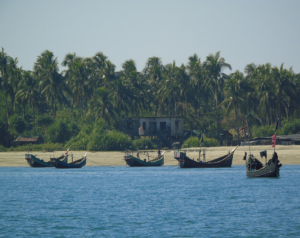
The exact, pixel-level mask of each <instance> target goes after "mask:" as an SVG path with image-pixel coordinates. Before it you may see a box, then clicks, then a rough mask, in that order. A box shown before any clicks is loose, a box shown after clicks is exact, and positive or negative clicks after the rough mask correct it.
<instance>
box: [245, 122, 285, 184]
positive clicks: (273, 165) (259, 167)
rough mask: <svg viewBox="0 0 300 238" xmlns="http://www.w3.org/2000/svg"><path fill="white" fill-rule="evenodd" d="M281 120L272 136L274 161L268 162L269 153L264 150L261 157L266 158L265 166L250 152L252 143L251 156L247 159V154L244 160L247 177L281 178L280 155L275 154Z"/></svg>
mask: <svg viewBox="0 0 300 238" xmlns="http://www.w3.org/2000/svg"><path fill="white" fill-rule="evenodd" d="M278 122H279V118H278V119H277V122H276V125H275V134H274V135H273V136H272V147H273V148H274V153H273V155H272V159H270V160H269V161H268V162H267V151H266V150H264V151H262V152H260V157H261V158H263V157H265V165H263V164H262V163H261V162H260V161H259V160H258V159H257V158H255V157H254V156H253V154H251V151H250V143H249V139H248V144H249V156H248V158H247V152H245V156H244V158H243V160H246V175H247V177H248V178H260V177H279V176H280V173H279V172H280V167H281V166H282V164H280V161H279V160H278V155H277V153H276V152H275V147H276V136H277V128H278Z"/></svg>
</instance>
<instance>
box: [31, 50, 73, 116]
mask: <svg viewBox="0 0 300 238" xmlns="http://www.w3.org/2000/svg"><path fill="white" fill-rule="evenodd" d="M33 68H34V75H35V77H36V78H37V79H38V80H39V82H40V83H39V84H40V90H41V93H42V94H44V95H45V96H46V100H47V102H48V103H49V104H51V108H52V116H53V117H54V118H55V117H56V105H57V103H67V98H66V95H65V92H67V91H68V90H69V88H68V85H67V84H66V82H65V78H64V77H63V76H62V75H61V74H60V73H59V68H58V62H57V58H54V54H53V53H52V52H50V51H48V50H46V51H44V52H42V54H41V55H40V56H38V59H37V61H36V62H35V64H34V67H33Z"/></svg>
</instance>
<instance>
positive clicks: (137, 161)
mask: <svg viewBox="0 0 300 238" xmlns="http://www.w3.org/2000/svg"><path fill="white" fill-rule="evenodd" d="M147 156H148V160H147V159H146V158H145V159H141V158H140V155H139V152H137V156H136V157H135V156H133V153H131V154H130V152H125V156H124V160H125V161H126V164H127V165H129V166H130V167H145V166H162V165H163V164H164V158H165V151H164V152H163V153H162V154H160V153H158V156H157V157H155V158H154V159H152V160H149V152H147Z"/></svg>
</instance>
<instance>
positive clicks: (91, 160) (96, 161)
mask: <svg viewBox="0 0 300 238" xmlns="http://www.w3.org/2000/svg"><path fill="white" fill-rule="evenodd" d="M233 148H234V146H222V147H206V148H203V149H204V150H205V153H206V157H205V158H206V161H209V160H212V159H216V158H218V157H221V156H223V155H226V154H228V152H229V151H230V150H232V149H233ZM197 149H198V150H199V147H198V148H195V147H194V148H186V149H184V150H187V155H188V156H189V157H190V158H195V159H197V158H198V157H199V153H198V152H197V151H193V150H197ZM263 150H267V156H268V158H267V159H268V160H269V159H271V157H272V153H273V151H274V149H273V148H272V147H271V145H256V146H251V154H253V155H254V156H255V157H256V158H257V159H259V160H260V161H261V162H262V163H264V162H265V159H264V158H263V159H262V158H260V155H259V152H260V151H263ZM174 151H176V150H167V151H166V152H165V163H164V165H173V166H175V165H177V161H176V160H175V159H174V157H173V155H174ZM299 151H300V145H276V152H277V154H278V157H279V160H280V162H281V163H282V164H283V165H285V164H286V165H294V164H300V155H299ZM86 152H87V153H88V154H87V164H86V166H126V163H125V161H124V159H123V157H124V152H119V151H107V152H89V151H71V150H70V151H69V155H72V154H73V158H74V160H76V159H79V158H81V157H82V156H83V155H84V154H85V153H86ZM162 152H163V150H162ZM245 152H247V153H248V154H249V147H248V146H239V147H238V148H237V149H236V151H235V153H234V157H233V162H232V165H245V161H244V160H243V157H244V154H245ZM26 153H28V152H0V167H26V166H29V165H28V164H27V162H26V160H25V154H26ZM30 153H31V154H33V155H35V156H36V157H38V158H40V159H43V160H45V161H48V160H50V157H55V156H60V155H62V154H64V153H65V151H54V152H41V151H32V152H30ZM133 154H134V155H135V154H136V152H133ZM156 155H157V150H149V156H152V157H155V156H156ZM140 157H141V158H147V156H146V155H144V154H143V151H140Z"/></svg>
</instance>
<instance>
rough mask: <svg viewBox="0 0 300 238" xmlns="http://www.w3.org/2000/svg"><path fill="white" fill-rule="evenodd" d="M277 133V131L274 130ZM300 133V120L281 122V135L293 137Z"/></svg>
mask: <svg viewBox="0 0 300 238" xmlns="http://www.w3.org/2000/svg"><path fill="white" fill-rule="evenodd" d="M274 132H275V129H274ZM299 132H300V120H297V119H294V120H292V121H290V122H289V123H287V122H286V121H285V120H283V121H282V122H281V129H280V130H279V134H281V135H292V134H296V133H299Z"/></svg>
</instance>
